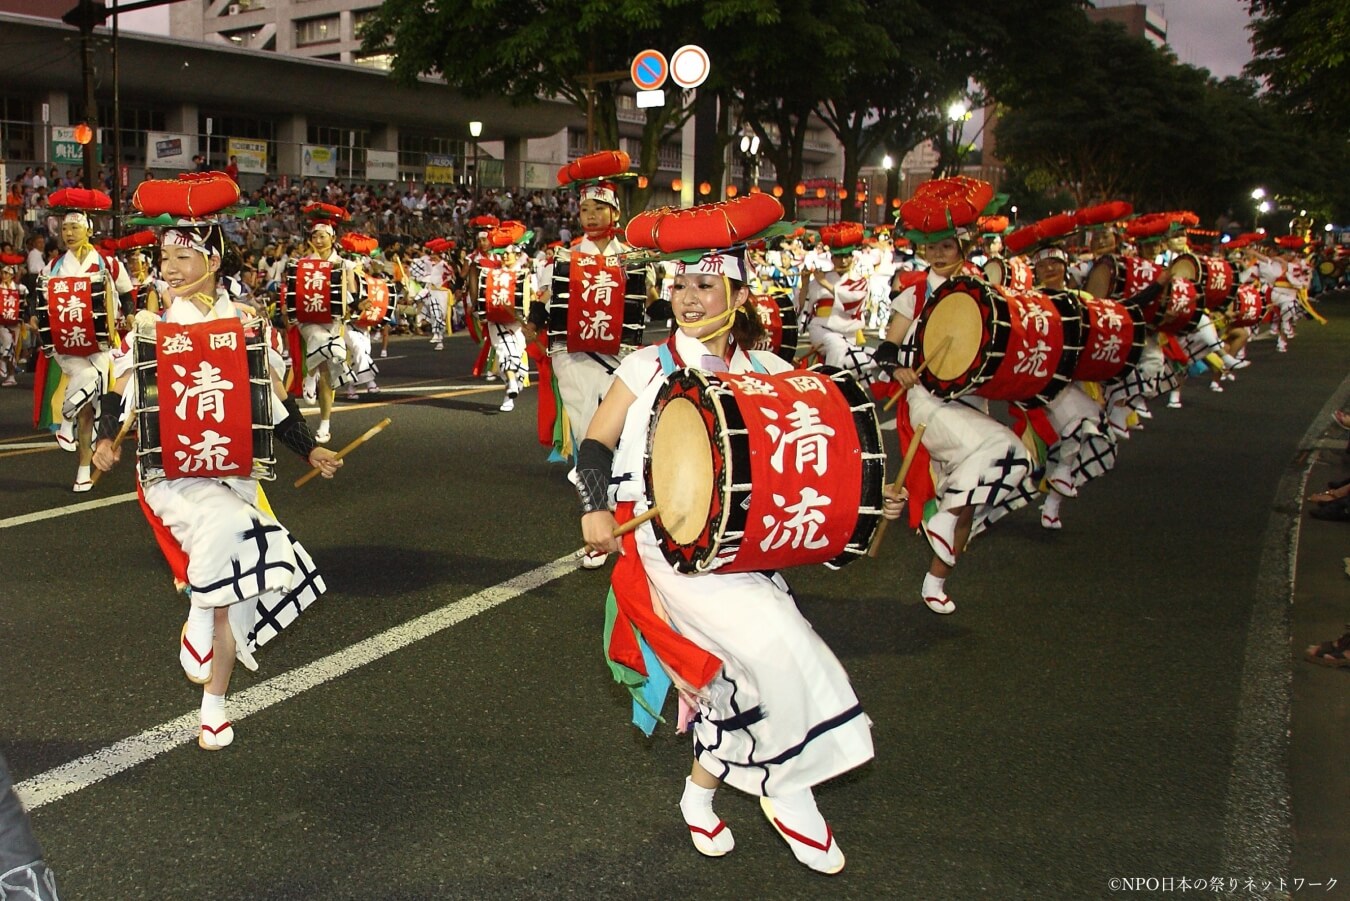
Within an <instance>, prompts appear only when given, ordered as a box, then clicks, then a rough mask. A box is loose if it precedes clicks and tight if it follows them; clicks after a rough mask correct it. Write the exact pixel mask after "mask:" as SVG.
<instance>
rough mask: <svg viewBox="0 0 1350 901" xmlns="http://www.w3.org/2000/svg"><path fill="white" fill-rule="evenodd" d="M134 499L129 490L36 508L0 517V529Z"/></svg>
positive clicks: (134, 494) (132, 492) (134, 495)
mask: <svg viewBox="0 0 1350 901" xmlns="http://www.w3.org/2000/svg"><path fill="white" fill-rule="evenodd" d="M135 499H136V492H134V491H130V492H128V493H126V494H114V495H113V496H112V497H104V498H99V499H98V500H96V501H85V502H84V503H82V504H70V505H68V506H65V507H52V508H51V509H50V510H38V511H37V512H36V513H25V514H23V515H22V516H11V517H9V518H8V519H0V529H9V528H13V527H14V526H24V525H27V524H28V523H30V522H40V521H42V520H44V519H55V518H56V517H58V516H69V515H70V514H72V513H83V512H84V511H85V510H97V509H98V508H99V507H111V506H112V505H113V504H125V503H126V502H127V501H134V500H135Z"/></svg>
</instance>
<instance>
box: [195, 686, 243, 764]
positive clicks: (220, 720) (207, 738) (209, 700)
mask: <svg viewBox="0 0 1350 901" xmlns="http://www.w3.org/2000/svg"><path fill="white" fill-rule="evenodd" d="M201 714H202V728H201V731H200V732H199V733H198V737H197V744H198V745H200V746H201V747H202V748H204V749H205V750H208V751H216V750H219V749H220V748H223V747H225V746H226V745H228V744H229V743H230V742H232V741H234V727H233V726H232V725H230V721H229V718H228V717H226V715H225V696H224V695H213V694H211V692H209V691H206V690H205V689H203V690H202V710H201Z"/></svg>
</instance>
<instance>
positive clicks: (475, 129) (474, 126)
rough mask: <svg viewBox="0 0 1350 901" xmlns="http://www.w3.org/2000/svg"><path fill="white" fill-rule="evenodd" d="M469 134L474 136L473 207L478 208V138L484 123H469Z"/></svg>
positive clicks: (475, 121)
mask: <svg viewBox="0 0 1350 901" xmlns="http://www.w3.org/2000/svg"><path fill="white" fill-rule="evenodd" d="M469 134H471V135H473V205H474V207H475V208H477V206H478V196H479V194H478V138H479V137H481V136H482V134H483V123H482V122H479V121H478V120H476V119H475V120H474V121H472V122H470V123H469Z"/></svg>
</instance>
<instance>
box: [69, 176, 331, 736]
mask: <svg viewBox="0 0 1350 901" xmlns="http://www.w3.org/2000/svg"><path fill="white" fill-rule="evenodd" d="M198 184H200V183H198ZM182 185H183V183H182V182H173V181H168V182H165V181H153V180H150V181H146V182H143V183H142V184H141V185H140V186H139V187H138V188H137V190H136V195H135V197H134V198H133V204H134V205H135V206H136V207H137V209H139V210H141V211H142V212H143V213H145V214H146V215H147V216H158V215H162V214H168V215H169V216H171V217H172V218H174V219H175V220H176V221H177V224H176V225H174V226H170V227H167V228H165V229H164V232H163V236H162V241H163V243H162V246H161V252H162V262H161V275H162V277H163V280H164V284H165V286H166V292H165V298H164V300H165V303H166V309H165V312H164V314H163V317H162V321H160V320H159V318H158V317H156V316H155V315H154V314H152V313H148V312H144V311H142V312H141V313H139V314H137V321H136V336H135V338H134V340H133V341H132V343H133V344H134V345H135V346H136V347H137V349H136V350H135V351H133V352H131V353H122V354H119V355H118V358H117V360H116V368H115V373H116V380H115V382H114V383H113V385H112V387H111V390H110V392H109V393H108V394H107V395H106V396H105V398H104V402H103V403H102V405H101V408H100V415H99V421H98V433H99V437H98V448H97V451H96V453H95V456H94V463H95V465H96V466H98V468H99V469H100V470H102V471H104V472H107V471H109V470H110V469H111V468H112V467H113V466H114V465H115V464H116V462H117V461H118V460H119V459H120V457H121V449H120V448H119V447H118V445H117V443H116V441H115V439H114V436H115V435H116V434H117V433H118V432H119V429H120V425H119V418H120V413H121V407H122V403H121V396H122V394H124V393H125V392H127V391H131V392H132V395H131V396H132V397H137V394H136V385H135V381H134V380H135V378H136V374H137V372H138V371H139V369H140V367H141V366H143V365H146V364H149V363H154V364H155V368H156V371H157V374H158V375H157V385H158V388H159V392H158V393H157V395H156V397H157V399H156V400H154V401H149V403H151V404H153V405H154V410H156V411H157V414H154V415H153V420H151V419H142V424H143V425H145V424H146V423H148V422H151V421H153V422H154V424H155V426H156V427H157V430H158V436H157V437H158V441H159V445H160V456H159V458H158V464H159V465H154V464H153V463H152V461H151V460H150V459H149V458H147V459H145V460H144V461H140V460H138V466H137V476H138V488H139V493H140V497H141V502H142V509H143V510H144V512H145V513H146V517H147V519H148V520H149V521H150V525H151V528H152V530H153V531H154V533H155V537H156V539H157V540H158V542H159V544H160V547H161V549H162V550H163V551H164V552H165V555H166V557H167V558H168V560H169V564H170V568H171V570H172V571H173V573H174V578H175V582H176V584H177V585H178V587H180V588H183V589H186V590H187V593H188V600H189V602H190V605H191V606H190V609H189V613H188V617H187V622H186V623H184V625H183V629H182V633H181V636H180V645H179V655H178V656H179V663H180V664H181V665H182V667H183V671H184V673H185V674H186V675H187V677H188V679H189V681H191V682H194V683H196V684H200V685H203V686H204V688H203V693H202V703H201V717H200V724H201V727H200V730H199V732H198V737H197V744H198V746H200V747H201V748H202V749H203V750H207V751H217V750H220V749H221V748H224V747H226V746H227V745H229V744H230V743H231V742H233V741H234V737H235V736H234V727H233V725H232V724H231V722H230V719H229V716H228V714H227V713H226V709H225V693H226V690H227V689H228V688H229V682H230V675H231V673H232V672H233V669H234V663H235V660H236V659H238V660H239V661H240V662H242V663H243V664H244V666H245V667H247V668H248V669H250V670H256V669H257V661H256V660H255V658H254V651H256V650H257V648H258V647H260V646H261V645H263V644H265V643H266V642H267V641H268V640H270V639H271V638H272V637H273V636H275V634H276V633H277V631H279V630H280V629H282V628H284V627H285V626H286V625H288V624H289V623H290V622H291V621H293V620H294V619H295V617H296V616H297V615H299V613H300V611H302V610H304V609H305V608H306V607H308V606H309V604H310V603H312V602H313V601H314V600H315V599H316V598H317V597H318V596H319V595H320V594H322V593H323V591H324V590H325V586H324V583H323V579H322V578H320V577H319V575H318V573H317V571H316V570H315V567H314V563H313V560H311V559H310V557H309V554H308V553H307V552H306V551H305V549H304V548H303V547H302V546H301V545H300V543H299V542H297V541H296V540H295V539H294V538H293V537H292V536H291V535H290V533H289V532H288V531H287V530H286V528H285V527H284V526H282V525H281V524H280V523H279V522H278V521H277V519H276V517H275V515H274V514H273V513H272V511H271V508H270V507H269V506H268V504H267V501H266V498H265V497H264V496H263V494H262V491H261V486H260V485H259V483H258V481H257V478H256V476H257V475H258V474H259V465H260V462H261V463H265V464H270V460H267V461H258V460H256V459H255V454H254V449H255V445H254V444H253V441H254V438H253V434H254V432H255V431H256V430H257V429H258V428H259V427H265V426H266V425H272V424H274V426H273V429H272V432H273V434H274V436H275V438H276V439H277V440H279V441H281V443H282V444H284V445H286V446H287V447H288V448H290V449H291V450H293V451H295V452H296V453H297V454H299V455H300V457H301V458H302V459H305V460H306V461H307V462H308V463H309V465H310V466H312V467H315V468H316V469H319V470H320V472H321V474H322V475H323V476H324V477H325V478H331V477H332V476H333V474H334V473H336V472H337V470H338V469H339V468H340V467H341V466H342V461H341V460H340V459H338V457H337V455H336V454H334V453H333V452H332V451H330V450H328V449H327V448H323V447H319V446H318V445H316V443H315V440H314V438H313V436H312V435H311V434H310V431H309V427H308V426H307V425H306V423H305V420H304V417H303V416H302V415H301V414H300V410H299V407H298V406H297V405H296V403H295V400H294V399H293V398H286V397H285V393H284V391H283V389H282V387H281V377H282V376H283V375H284V372H283V371H282V370H281V369H280V368H279V363H280V360H279V355H278V354H275V353H267V354H265V359H266V361H267V362H266V364H265V365H266V368H268V369H269V370H270V380H269V381H265V382H263V383H262V385H261V386H259V388H257V389H256V390H257V391H258V392H260V395H261V397H262V400H261V401H259V400H258V398H257V397H255V394H254V392H255V389H254V387H253V383H252V381H251V380H250V379H249V378H248V374H249V372H250V365H249V362H248V361H247V359H246V353H247V351H246V350H245V347H246V342H247V341H248V339H249V337H250V334H251V333H252V332H254V331H256V330H262V331H263V332H264V333H265V332H266V330H267V329H268V328H269V326H268V325H267V324H266V322H265V321H264V320H258V319H253V318H252V315H251V314H252V311H250V310H247V309H246V308H239V307H237V306H236V305H235V304H234V303H233V302H232V301H231V300H230V296H229V293H228V291H227V290H226V289H225V287H224V278H223V276H224V275H225V274H226V273H225V272H224V271H223V270H222V264H223V263H225V261H226V259H227V253H228V251H227V246H226V245H227V241H226V239H225V236H224V232H223V231H222V230H221V227H220V224H219V222H218V221H210V220H207V219H204V218H202V217H206V216H211V215H212V214H213V213H216V212H218V211H219V209H220V207H221V206H223V205H225V204H227V203H229V200H228V198H227V197H225V196H223V195H221V194H217V195H215V197H214V199H212V198H208V197H205V196H203V195H197V194H194V193H193V192H192V190H191V189H184V188H183V186H182ZM234 196H235V197H236V198H237V196H238V193H237V188H236V190H235V194H234ZM198 197H200V199H197V198H198ZM188 217H192V218H188ZM142 338H143V339H145V342H146V343H142V341H141V339H142ZM264 346H266V338H265V335H264ZM147 347H148V353H147V352H146V351H145V350H144V348H147ZM241 355H245V356H243V357H241ZM176 361H182V364H186V365H181V364H177V363H176ZM178 370H182V372H178ZM225 372H231V373H239V374H240V375H242V378H239V377H238V376H236V377H235V380H231V379H230V378H227V377H226V376H225ZM235 381H239V382H241V383H242V384H240V385H236V384H235ZM240 388H242V390H243V393H242V396H240V394H239V393H238V389H240ZM175 399H176V400H177V403H174V402H173V401H174V400H175ZM258 403H262V404H263V406H264V408H265V411H266V412H265V415H264V422H261V423H260V422H258V421H256V416H255V414H254V412H253V410H254V408H255V407H256V406H257V404H258ZM150 413H151V411H145V414H146V415H150ZM133 415H134V414H133ZM241 435H242V436H246V438H244V439H243V446H242V447H240V446H239V443H237V442H233V440H232V437H231V436H235V437H238V436H241ZM140 441H141V444H142V447H140V448H138V458H139V457H141V455H142V454H143V453H145V452H146V451H147V450H153V449H152V448H149V447H148V446H147V445H148V444H149V441H150V430H149V429H146V428H143V429H142V431H141V438H140ZM232 444H233V446H232ZM241 453H242V459H241V458H240V454H241Z"/></svg>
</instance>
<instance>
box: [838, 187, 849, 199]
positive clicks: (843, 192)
mask: <svg viewBox="0 0 1350 901" xmlns="http://www.w3.org/2000/svg"><path fill="white" fill-rule="evenodd" d="M835 194H836V195H837V196H838V197H839V199H840V200H843V199H844V198H846V197H848V188H840V189H839V190H838V191H836V192H835Z"/></svg>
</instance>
